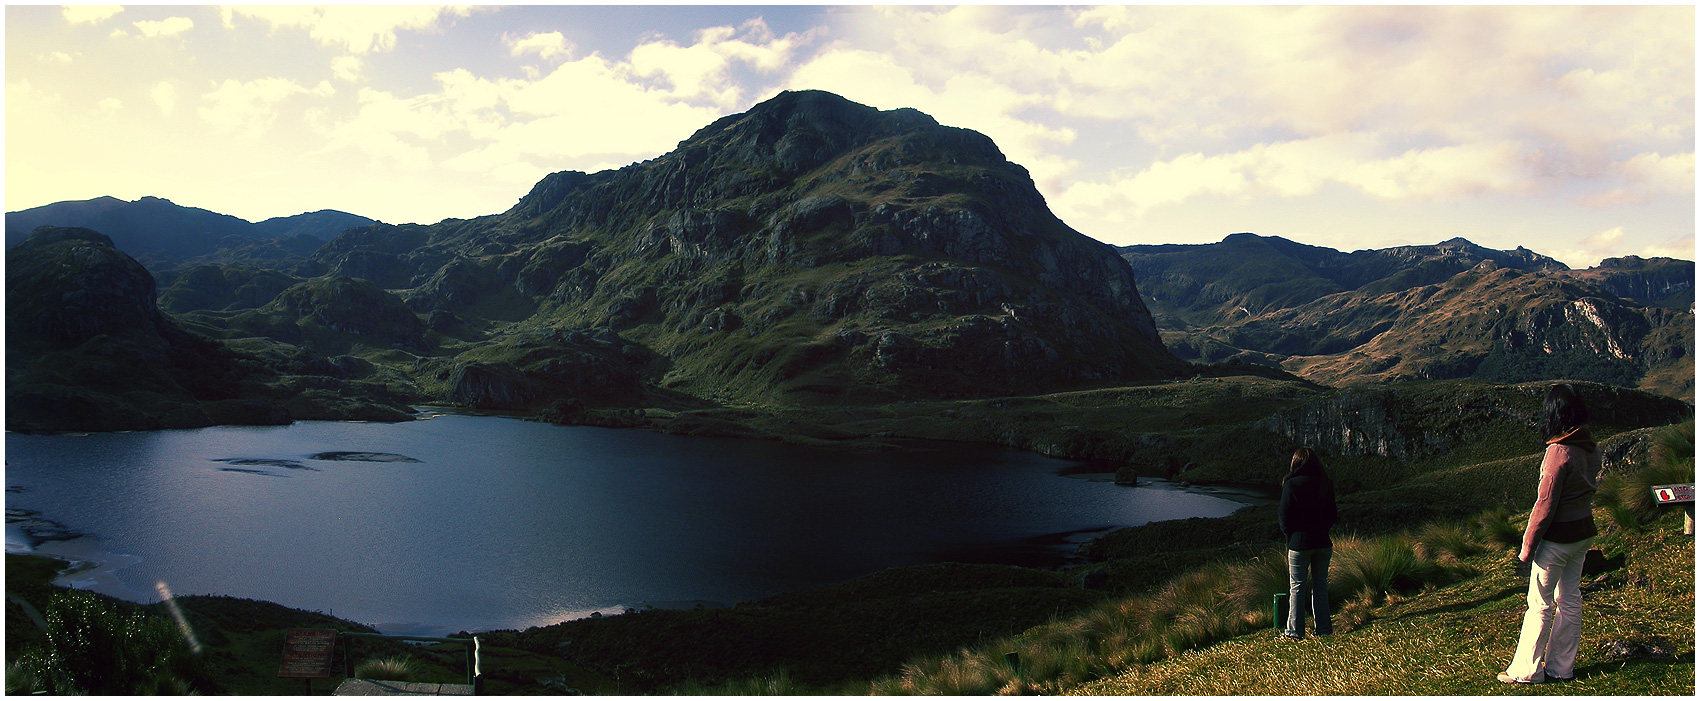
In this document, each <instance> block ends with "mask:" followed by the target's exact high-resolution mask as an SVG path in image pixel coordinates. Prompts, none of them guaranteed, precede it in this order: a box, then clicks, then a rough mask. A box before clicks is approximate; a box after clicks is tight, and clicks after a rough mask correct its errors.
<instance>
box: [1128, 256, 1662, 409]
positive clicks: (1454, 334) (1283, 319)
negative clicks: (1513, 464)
mask: <svg viewBox="0 0 1700 701" xmlns="http://www.w3.org/2000/svg"><path fill="white" fill-rule="evenodd" d="M1119 250H1120V252H1121V254H1122V257H1123V258H1125V259H1127V260H1128V262H1129V264H1130V265H1131V266H1132V267H1133V269H1134V270H1135V271H1136V273H1137V274H1138V275H1139V280H1140V287H1141V289H1142V290H1143V291H1144V292H1145V294H1146V298H1147V303H1148V304H1149V305H1150V307H1151V309H1152V310H1153V314H1154V316H1155V317H1156V319H1157V322H1158V324H1159V325H1160V326H1161V327H1162V329H1163V338H1164V342H1165V343H1166V344H1167V345H1168V346H1169V348H1170V349H1171V350H1173V351H1174V352H1175V353H1176V354H1177V355H1178V356H1180V357H1182V358H1185V359H1189V360H1195V361H1203V362H1217V361H1225V360H1231V359H1237V360H1239V361H1242V362H1254V363H1259V364H1267V365H1274V366H1278V367H1281V368H1283V369H1286V370H1288V371H1290V372H1294V373H1296V374H1298V375H1299V376H1301V377H1305V378H1307V379H1311V380H1314V381H1316V382H1320V383H1323V384H1327V385H1331V386H1340V385H1353V384H1373V383H1383V382H1392V381H1400V380H1411V379H1449V378H1461V377H1474V378H1478V379H1484V380H1491V381H1497V382H1527V381H1535V380H1541V379H1551V378H1558V377H1565V378H1572V379H1588V380H1595V381H1600V382H1606V383H1610V384H1617V385H1623V386H1631V387H1634V386H1639V387H1641V388H1643V389H1647V390H1649V391H1658V392H1661V393H1664V394H1668V395H1671V396H1678V397H1685V398H1692V397H1693V391H1694V342H1693V334H1694V311H1693V309H1694V263H1693V262H1692V261H1681V260H1675V259H1670V258H1655V259H1642V258H1638V257H1634V256H1628V257H1623V258H1613V259H1609V260H1607V261H1604V262H1603V263H1602V264H1601V265H1600V266H1599V267H1595V268H1589V269H1586V270H1571V269H1570V268H1569V267H1568V266H1566V265H1564V264H1563V263H1560V262H1559V261H1557V260H1554V259H1552V258H1548V257H1546V256H1542V255H1540V254H1537V253H1534V252H1532V251H1529V250H1527V249H1524V248H1518V249H1516V250H1513V251H1496V250H1493V249H1488V248H1483V247H1481V246H1477V245H1475V244H1473V243H1470V242H1469V241H1466V240H1464V239H1461V238H1455V239H1451V240H1448V241H1443V242H1441V243H1439V244H1435V245H1433V246H1401V247H1396V248H1387V249H1373V250H1362V251H1354V252H1351V253H1343V252H1340V251H1335V250H1333V249H1327V248H1321V247H1317V246H1306V245H1303V244H1298V243H1294V242H1292V241H1288V240H1286V239H1282V238H1278V237H1263V236H1257V235H1254V234H1234V235H1232V236H1229V237H1227V238H1225V239H1224V240H1222V241H1221V242H1219V243H1214V244H1198V245H1185V246H1174V245H1169V246H1126V247H1123V248H1120V249H1119Z"/></svg>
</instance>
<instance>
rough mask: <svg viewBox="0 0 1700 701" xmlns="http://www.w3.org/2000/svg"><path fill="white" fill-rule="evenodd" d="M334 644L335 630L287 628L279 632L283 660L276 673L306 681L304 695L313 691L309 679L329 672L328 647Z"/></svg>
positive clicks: (323, 676)
mask: <svg viewBox="0 0 1700 701" xmlns="http://www.w3.org/2000/svg"><path fill="white" fill-rule="evenodd" d="M335 647H336V631H334V630H329V629H324V628H291V629H289V630H288V631H285V632H284V634H283V664H281V665H279V666H278V670H277V676H279V677H285V678H288V677H295V678H300V679H304V680H306V682H307V695H308V696H312V695H313V680H314V679H326V678H329V677H330V676H331V651H332V650H333V649H334V648H335Z"/></svg>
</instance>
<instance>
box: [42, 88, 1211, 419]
mask: <svg viewBox="0 0 1700 701" xmlns="http://www.w3.org/2000/svg"><path fill="white" fill-rule="evenodd" d="M147 205H148V206H150V207H153V208H154V209H155V210H156V212H158V213H160V214H162V215H163V214H164V213H165V212H166V211H173V212H174V213H176V214H180V215H185V216H187V215H195V216H202V215H203V213H204V211H203V210H193V211H188V210H189V209H190V208H176V210H183V211H176V210H169V209H168V207H167V206H169V207H175V205H170V203H168V202H165V201H164V200H156V199H150V200H149V201H148V202H147ZM135 207H136V203H130V204H114V202H113V201H110V200H105V199H103V200H99V201H90V202H87V203H82V204H81V205H80V208H79V207H72V206H50V208H49V209H48V212H47V213H50V214H57V215H60V216H63V215H65V214H66V213H67V212H70V213H72V214H82V215H85V216H86V217H87V219H88V220H89V221H91V222H95V223H97V224H98V223H99V222H101V221H106V222H115V221H119V220H118V219H116V218H115V217H114V213H121V212H125V211H126V210H132V209H135ZM29 214H32V215H33V214H40V212H30V213H29ZM204 214H205V215H211V214H212V213H204ZM214 216H217V215H214ZM15 219H16V217H15ZM219 221H224V222H226V223H228V222H231V221H235V222H240V220H235V219H234V218H224V219H220V220H219ZM337 223H338V224H340V223H343V222H337ZM262 224H264V223H262ZM260 228H261V227H257V226H252V225H250V227H249V229H248V230H249V231H254V230H257V229H260ZM290 231H292V230H291V229H288V228H278V229H267V230H266V232H265V233H278V232H290ZM295 233H296V235H295V236H293V237H289V236H285V237H282V238H273V239H264V240H262V239H242V238H233V237H230V236H226V237H225V238H224V240H223V242H222V243H221V246H220V248H218V249H217V250H216V251H213V252H211V253H205V254H202V255H201V256H200V257H197V258H193V259H189V260H190V261H191V262H184V261H183V260H182V259H179V261H178V262H177V263H176V264H175V267H172V268H170V269H167V270H164V271H162V272H159V273H156V274H157V275H158V277H159V281H160V283H159V290H160V294H159V301H158V305H159V307H160V308H161V309H163V310H165V311H166V312H168V313H170V314H172V315H173V316H172V317H171V318H172V319H173V320H174V322H175V323H177V324H179V325H180V326H181V327H182V328H183V329H185V330H187V331H190V332H193V333H197V334H204V335H206V336H210V337H212V338H216V339H222V340H223V341H225V342H226V343H227V344H229V345H230V346H231V347H232V348H236V349H239V351H240V352H241V353H243V354H246V355H248V356H249V357H250V358H253V359H256V360H258V361H263V362H264V363H266V364H267V365H268V366H269V367H273V368H277V369H279V371H280V372H282V371H287V372H291V373H295V372H300V373H309V374H311V373H321V372H322V373H327V376H328V377H329V378H330V380H333V381H345V380H346V381H359V382H369V383H384V384H385V385H386V386H387V387H389V388H391V389H392V390H393V393H394V394H395V396H411V397H417V398H419V399H420V400H426V401H445V402H452V403H457V404H462V405H467V406H473V407H478V408H485V409H502V410H515V411H527V412H534V413H544V414H546V415H548V416H550V417H553V418H557V419H561V420H572V419H573V418H574V417H575V416H578V414H579V412H583V411H586V410H595V411H603V410H608V411H617V410H618V409H617V408H618V407H634V406H657V405H658V404H657V403H659V405H661V406H675V407H677V406H701V405H703V403H704V402H710V403H719V402H738V403H759V404H766V403H774V404H781V405H783V404H793V403H800V404H813V403H827V402H845V403H851V404H860V403H878V402H885V401H893V400H901V399H906V398H932V397H959V396H999V395H1005V394H1011V393H1020V392H1029V391H1049V390H1054V389H1058V388H1069V387H1083V386H1094V385H1098V384H1102V383H1105V382H1130V381H1135V382H1137V381H1150V380H1161V379H1167V378H1170V377H1174V376H1176V375H1179V374H1181V373H1184V372H1185V371H1186V369H1187V366H1186V364H1185V363H1182V362H1181V361H1179V360H1177V359H1176V358H1175V357H1174V356H1173V355H1172V354H1170V353H1169V352H1168V350H1166V349H1165V348H1164V347H1163V345H1162V344H1161V343H1160V342H1159V337H1158V333H1157V328H1156V325H1155V323H1153V321H1152V319H1151V316H1150V314H1149V312H1148V311H1147V309H1146V308H1145V305H1144V303H1143V302H1142V301H1141V300H1140V296H1139V292H1138V290H1137V288H1136V286H1135V283H1134V278H1133V274H1132V272H1131V270H1129V268H1128V265H1127V263H1126V262H1125V261H1123V260H1122V259H1121V258H1120V257H1119V256H1117V255H1116V252H1115V250H1114V249H1113V248H1112V247H1110V246H1108V245H1105V244H1103V243H1100V242H1097V241H1094V240H1092V239H1090V238H1087V237H1086V236H1084V235H1082V234H1080V233H1078V232H1076V231H1074V230H1073V229H1070V228H1069V227H1068V226H1067V225H1066V224H1064V223H1062V222H1061V221H1060V220H1058V219H1057V218H1056V217H1055V216H1054V215H1053V214H1052V213H1051V212H1050V210H1049V209H1048V208H1047V207H1046V206H1045V202H1044V199H1043V197H1041V196H1040V195H1039V193H1038V191H1037V190H1036V188H1035V187H1034V184H1033V181H1032V179H1031V177H1030V176H1029V175H1028V173H1027V171H1026V170H1025V169H1023V168H1021V167H1020V166H1018V165H1015V164H1013V163H1010V162H1009V161H1008V160H1007V159H1005V158H1004V156H1003V154H1002V153H1001V152H1000V151H999V150H998V149H997V147H996V145H995V144H993V143H992V141H991V140H990V139H988V138H986V137H985V136H983V135H981V134H978V133H976V132H972V131H969V130H965V129H956V128H951V127H945V126H942V125H939V124H938V123H937V122H936V121H934V120H933V119H932V118H930V117H928V116H926V115H924V114H922V113H920V112H917V111H915V110H909V109H899V110H890V111H880V110H876V109H874V108H871V107H867V106H865V105H859V104H856V103H853V102H850V101H848V100H845V99H843V98H841V97H839V96H836V95H832V94H830V93H822V92H813V91H805V92H788V93H782V94H780V95H779V96H777V97H775V98H773V99H771V100H768V101H767V102H764V103H761V104H758V105H756V106H755V107H753V108H752V109H750V110H749V111H748V112H745V113H742V114H735V115H729V116H727V117H724V118H722V119H720V120H717V121H716V122H714V123H713V124H710V125H708V126H706V127H704V128H703V129H701V130H699V131H698V132H697V133H696V134H695V135H693V136H692V137H691V138H689V139H687V140H685V141H683V142H681V143H680V145H679V147H678V148H677V149H676V150H674V151H672V152H670V153H667V154H664V155H662V156H660V157H657V158H654V159H651V160H649V161H645V162H642V163H635V164H632V165H630V166H627V167H625V168H621V169H619V170H615V171H604V172H600V173H594V174H586V173H577V172H562V173H555V174H553V175H550V176H548V177H546V178H544V179H543V180H542V181H540V182H539V183H538V184H537V185H536V186H535V187H534V188H533V189H532V191H531V192H530V193H529V194H527V195H526V196H525V197H524V198H522V199H521V200H520V202H519V203H518V204H516V205H515V206H514V207H513V208H512V209H510V210H509V211H508V212H505V213H502V214H498V215H491V216H485V217H479V218H476V219H471V220H458V219H450V220H445V221H443V222H440V223H438V224H435V225H430V226H422V225H413V224H409V225H399V226H394V225H388V224H382V223H369V224H366V225H364V226H359V227H355V228H350V229H346V230H344V231H342V232H341V233H339V234H338V235H336V236H335V237H334V238H332V239H331V240H330V241H328V242H326V243H324V244H323V245H320V246H317V247H315V248H314V249H313V250H312V251H311V252H307V246H306V245H307V244H308V243H310V238H309V237H304V236H301V235H300V234H299V231H296V232H295ZM113 242H114V243H115V244H117V243H118V241H117V237H113ZM244 242H246V243H244ZM289 242H299V244H300V245H299V246H297V244H294V243H289ZM256 246H263V247H266V248H268V250H265V251H261V250H258V249H256V248H255V247H256ZM291 246H295V247H294V248H291ZM119 248H123V245H122V244H120V245H119ZM302 253H305V255H304V256H301V257H298V258H297V257H294V256H297V255H300V254H302ZM9 292H10V291H9ZM328 384H334V382H327V385H328Z"/></svg>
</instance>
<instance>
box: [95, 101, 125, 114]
mask: <svg viewBox="0 0 1700 701" xmlns="http://www.w3.org/2000/svg"><path fill="white" fill-rule="evenodd" d="M95 109H97V110H99V111H100V113H101V114H104V115H109V116H110V115H114V114H118V113H119V112H120V111H123V109H124V101H123V100H120V99H118V98H116V97H108V98H105V99H103V100H101V101H100V102H98V103H95Z"/></svg>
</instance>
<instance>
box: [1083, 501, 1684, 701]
mask: <svg viewBox="0 0 1700 701" xmlns="http://www.w3.org/2000/svg"><path fill="white" fill-rule="evenodd" d="M1680 529H1681V517H1680V516H1679V515H1676V514H1674V513H1672V514H1669V515H1667V516H1666V518H1664V519H1662V520H1661V521H1659V522H1657V523H1655V524H1653V525H1652V526H1651V527H1650V528H1649V529H1648V530H1646V531H1644V532H1639V533H1635V532H1623V531H1619V532H1617V533H1614V534H1612V535H1609V536H1606V537H1603V538H1601V539H1599V541H1597V546H1598V547H1599V548H1600V549H1602V550H1604V551H1605V552H1607V553H1612V554H1614V555H1622V556H1624V559H1625V565H1624V567H1623V569H1621V570H1617V571H1614V572H1610V573H1606V574H1604V575H1602V576H1601V578H1600V579H1598V580H1596V581H1597V582H1598V583H1597V584H1592V583H1591V584H1590V586H1589V587H1588V588H1586V589H1585V590H1584V593H1583V600H1584V602H1585V603H1584V604H1583V622H1582V644H1581V652H1580V655H1579V659H1578V660H1577V665H1576V681H1575V682H1573V683H1569V684H1542V685H1538V686H1508V685H1505V684H1501V683H1499V682H1498V681H1496V680H1495V679H1494V675H1495V674H1496V673H1498V672H1500V671H1503V670H1504V668H1505V666H1506V665H1507V664H1508V663H1509V661H1510V659H1511V653H1512V651H1513V650H1514V649H1515V648H1516V646H1517V635H1518V631H1519V629H1520V626H1521V625H1522V615H1523V612H1524V610H1525V606H1526V604H1525V602H1524V595H1525V594H1526V592H1527V589H1528V578H1527V576H1526V575H1523V574H1520V573H1519V571H1518V568H1517V566H1516V564H1515V560H1514V558H1513V556H1512V555H1511V554H1510V552H1509V551H1499V552H1493V553H1487V554H1483V555H1479V556H1476V557H1473V558H1469V559H1466V560H1464V561H1463V564H1464V565H1466V566H1469V567H1471V568H1474V569H1477V570H1479V571H1480V574H1479V575H1477V576H1475V577H1471V578H1469V579H1466V580H1464V581H1462V582H1459V583H1457V584H1453V585H1450V586H1444V587H1435V588H1431V589H1426V590H1419V591H1417V592H1414V593H1411V594H1406V595H1397V596H1390V597H1388V598H1387V600H1386V601H1385V602H1384V603H1382V604H1381V605H1378V606H1373V607H1364V608H1361V609H1357V610H1353V611H1351V612H1349V613H1348V614H1342V615H1340V616H1339V617H1340V618H1344V619H1347V620H1344V621H1341V623H1346V624H1347V625H1346V626H1340V627H1339V628H1337V630H1339V631H1340V632H1339V633H1338V634H1337V635H1335V636H1333V637H1332V638H1307V639H1305V640H1302V641H1292V640H1287V639H1285V638H1283V637H1282V636H1281V635H1280V634H1279V632H1278V631H1276V630H1274V629H1272V628H1270V629H1263V630H1258V631H1256V632H1253V633H1249V634H1246V635H1242V636H1239V637H1235V638H1232V639H1230V640H1226V641H1223V642H1221V643H1219V644H1216V645H1212V646H1209V647H1204V648H1201V649H1198V650H1194V651H1189V652H1187V653H1185V654H1182V655H1180V656H1177V657H1175V658H1172V659H1166V660H1162V661H1158V662H1153V663H1151V664H1146V665H1137V666H1134V667H1132V668H1129V669H1126V670H1123V671H1119V672H1117V673H1115V674H1113V675H1111V676H1109V677H1107V678H1105V679H1101V680H1097V681H1093V682H1090V683H1086V684H1082V685H1079V686H1076V687H1073V688H1070V689H1067V690H1066V693H1069V694H1082V695H1094V696H1101V695H1207V696H1238V695H1246V694H1256V695H1264V694H1282V695H1287V694H1291V695H1330V696H1357V695H1380V694H1409V695H1419V696H1424V695H1489V694H1541V695H1550V694H1565V695H1579V696H1582V695H1585V696H1620V695H1671V696H1678V695H1680V696H1689V695H1692V694H1693V693H1694V692H1695V686H1694V613H1695V609H1694V539H1693V538H1692V537H1691V536H1684V535H1682V533H1681V530H1680ZM1353 618H1357V619H1361V620H1357V621H1354V620H1351V619H1353Z"/></svg>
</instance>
